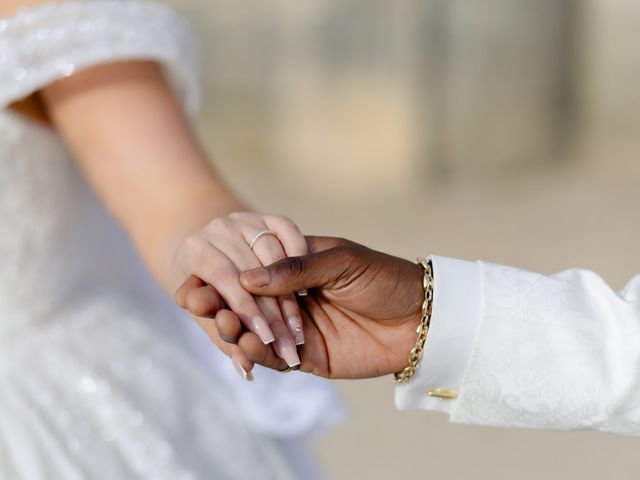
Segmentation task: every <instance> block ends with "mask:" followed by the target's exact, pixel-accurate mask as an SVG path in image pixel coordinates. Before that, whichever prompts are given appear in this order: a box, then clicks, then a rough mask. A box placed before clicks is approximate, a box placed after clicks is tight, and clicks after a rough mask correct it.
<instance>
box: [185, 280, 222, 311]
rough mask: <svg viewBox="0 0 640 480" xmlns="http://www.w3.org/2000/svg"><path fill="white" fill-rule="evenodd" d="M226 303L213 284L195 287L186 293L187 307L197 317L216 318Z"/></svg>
mask: <svg viewBox="0 0 640 480" xmlns="http://www.w3.org/2000/svg"><path fill="white" fill-rule="evenodd" d="M224 306H225V303H224V300H223V298H222V297H221V296H220V294H219V293H218V292H217V291H216V289H215V288H213V287H212V286H211V285H206V284H205V285H204V286H203V287H199V288H193V289H191V290H189V291H188V292H187V293H186V295H185V308H186V309H187V310H188V311H189V313H191V314H192V315H195V316H196V317H203V318H214V317H215V316H216V314H217V313H218V311H219V310H220V309H222V308H224Z"/></svg>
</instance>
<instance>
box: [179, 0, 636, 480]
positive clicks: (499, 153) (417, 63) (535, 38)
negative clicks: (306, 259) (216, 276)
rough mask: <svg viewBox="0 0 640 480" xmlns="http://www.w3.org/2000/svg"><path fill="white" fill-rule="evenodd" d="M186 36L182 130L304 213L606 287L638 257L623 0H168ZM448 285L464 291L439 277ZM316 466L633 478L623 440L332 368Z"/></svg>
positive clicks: (267, 198)
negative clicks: (193, 113) (434, 397)
mask: <svg viewBox="0 0 640 480" xmlns="http://www.w3.org/2000/svg"><path fill="white" fill-rule="evenodd" d="M169 3H173V5H174V6H176V7H177V8H178V9H179V10H181V11H183V12H184V13H185V14H186V15H187V16H188V17H190V18H191V20H192V22H193V24H194V25H195V26H196V28H197V30H198V32H199V34H200V36H201V40H202V53H203V78H204V80H205V87H206V88H205V108H204V110H203V111H202V113H201V116H200V118H199V119H198V128H199V131H200V133H201V138H202V139H203V141H204V143H205V144H206V146H207V147H208V149H209V151H210V152H211V153H212V154H213V155H214V156H215V158H216V159H217V164H218V166H219V168H220V169H221V170H222V171H223V172H224V174H225V175H226V177H227V178H228V180H229V182H230V183H231V184H232V185H233V186H234V187H235V188H236V190H238V191H239V192H241V193H242V194H243V195H244V197H245V199H246V200H247V201H249V202H250V203H251V204H252V205H253V206H254V207H255V208H256V209H258V210H260V211H265V212H271V213H283V214H286V215H288V216H290V217H292V218H293V219H295V220H296V221H297V222H298V223H299V225H301V227H302V228H303V231H305V232H307V233H321V234H328V235H339V236H344V237H348V238H351V239H353V240H356V241H359V242H362V243H365V244H367V245H369V246H371V247H374V248H377V249H381V250H384V251H388V252H391V253H394V254H396V255H399V256H403V257H407V258H414V257H416V256H418V255H425V254H429V253H432V252H433V253H438V254H442V255H449V256H455V257H462V258H468V259H476V258H481V259H484V260H488V261H493V262H499V263H507V264H511V265H515V266H520V267H524V268H528V269H531V270H535V271H539V272H543V273H552V272H555V271H559V270H562V269H565V268H569V267H577V266H579V267H584V268H589V269H594V270H596V271H597V272H598V273H600V274H601V275H602V276H603V277H604V278H605V280H606V281H607V282H609V283H610V284H611V285H613V286H615V287H617V288H621V287H622V286H623V285H624V283H625V282H626V280H628V279H629V278H630V277H631V276H632V275H633V274H634V273H636V272H638V271H640V253H639V252H638V245H639V242H638V239H640V222H638V221H637V219H638V213H637V210H638V207H640V162H639V160H640V93H638V86H639V85H640V55H639V54H638V45H640V0H585V1H578V0H565V1H562V0H484V1H483V2H477V1H473V0H394V1H393V2H391V1H382V0H304V1H300V0H270V1H269V2H265V1H263V0H234V1H230V0H206V1H205V0H172V1H170V2H169ZM460 295H461V296H463V295H464V292H460ZM337 386H338V387H339V388H340V390H341V391H342V392H343V393H344V396H345V398H346V400H347V401H348V403H349V404H350V405H351V406H352V410H353V418H352V421H351V422H350V423H348V424H347V425H345V426H343V427H341V428H339V429H338V430H336V431H334V432H332V433H331V434H330V435H328V436H325V437H322V438H319V439H318V440H317V441H316V442H315V447H316V451H317V454H318V457H319V459H320V460H321V462H322V463H323V465H324V466H325V470H326V472H327V474H328V476H329V478H332V479H361V478H362V479H365V478H366V479H370V480H375V479H387V478H403V477H410V476H411V477H414V478H415V477H417V478H427V477H433V478H447V479H448V478H464V477H471V478H476V479H484V478H487V479H488V478H491V479H512V478H518V479H523V480H526V479H534V478H535V479H539V478H582V479H601V478H603V476H605V477H606V478H610V477H613V476H615V477H616V478H637V475H638V473H637V472H638V471H640V456H638V454H637V445H638V443H637V440H634V439H629V438H622V437H615V436H611V435H605V434H594V433H584V432H579V433H549V432H523V431H517V430H500V429H481V428H474V427H468V426H458V425H454V426H452V425H449V424H448V419H447V418H446V417H444V416H442V415H439V414H435V413H412V412H408V413H407V412H402V413H400V412H396V411H395V410H394V408H393V403H392V396H393V385H392V380H391V379H390V378H383V379H378V380H372V381H358V382H351V383H349V382H338V383H337Z"/></svg>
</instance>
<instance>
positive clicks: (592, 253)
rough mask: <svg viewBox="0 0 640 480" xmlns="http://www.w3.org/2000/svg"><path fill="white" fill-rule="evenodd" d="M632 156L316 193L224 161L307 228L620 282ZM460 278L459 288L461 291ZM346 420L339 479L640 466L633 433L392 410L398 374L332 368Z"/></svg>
mask: <svg viewBox="0 0 640 480" xmlns="http://www.w3.org/2000/svg"><path fill="white" fill-rule="evenodd" d="M634 165H635V164H634V162H629V163H624V162H623V161H622V160H620V161H619V162H617V163H615V162H614V161H612V163H607V162H595V163H593V164H589V163H586V164H585V163H584V162H583V163H577V164H573V163H567V164H565V165H564V166H561V167H554V168H540V169H536V170H531V171H522V172H515V173H511V174H508V175H503V176H491V175H485V176H480V177H476V178H471V176H468V177H467V178H458V179H456V180H451V179H450V180H448V181H445V180H439V181H435V180H434V181H430V182H429V181H424V182H422V183H421V184H418V183H416V184H415V185H413V186H403V188H402V193H398V192H396V193H386V194H384V195H379V196H376V195H368V196H362V195H360V194H358V195H356V196H353V195H351V196H350V194H349V192H348V191H345V190H344V189H341V190H340V191H335V192H332V189H331V186H330V185H327V186H325V188H324V194H319V193H317V190H316V193H311V194H310V193H309V190H308V189H304V188H300V182H298V181H296V179H295V178H288V177H287V176H286V175H284V176H283V175H282V174H278V175H275V174H270V173H269V172H264V171H257V170H251V169H246V170H245V171H242V169H239V168H238V167H234V166H232V165H228V164H225V163H224V162H222V169H223V170H224V171H225V173H227V175H228V176H229V178H231V179H232V182H231V183H232V184H233V185H234V186H235V187H236V188H237V189H238V190H239V191H241V192H242V193H243V194H244V195H245V197H246V198H247V199H249V200H250V201H251V202H252V203H253V204H254V205H256V206H257V207H258V208H259V209H260V210H263V211H271V212H280V213H284V214H287V215H290V216H291V217H292V218H294V219H295V220H297V221H298V223H299V224H300V225H301V226H302V228H303V230H304V231H305V232H308V233H322V234H330V235H340V236H345V237H347V238H351V239H353V240H356V241H360V242H362V243H365V244H367V245H369V246H371V247H374V248H377V249H381V250H384V251H387V252H391V253H394V254H397V255H400V256H404V257H406V258H414V257H416V256H418V255H424V254H429V253H432V252H433V253H438V254H442V255H449V256H454V257H461V258H467V259H476V258H481V259H483V260H487V261H493V262H499V263H506V264H510V265H515V266H520V267H524V268H528V269H532V270H536V271H539V272H544V273H552V272H555V271H559V270H562V269H566V268H570V267H583V268H589V269H593V270H595V271H597V272H598V273H599V274H600V275H602V276H603V277H604V279H605V280H606V281H607V282H609V283H610V284H611V285H612V286H615V287H616V288H620V287H622V286H623V285H624V283H626V281H627V280H628V279H629V278H631V276H632V275H633V274H634V273H636V272H637V271H640V253H638V248H637V247H638V239H640V222H637V220H636V219H637V208H638V206H639V205H640V188H638V185H639V183H638V179H639V178H640V176H639V175H638V171H637V169H636V167H635V166H634ZM463 293H464V292H461V295H462V294H463ZM336 385H337V387H338V388H339V389H340V391H341V392H342V393H343V395H344V398H345V399H346V401H347V402H348V403H349V405H350V406H351V408H352V411H353V416H352V419H351V421H350V422H349V423H348V424H346V425H344V426H343V427H341V428H339V429H337V430H336V431H334V432H333V433H331V434H330V435H328V436H325V437H323V438H321V439H318V440H317V441H316V442H315V448H316V451H317V454H318V457H319V459H320V461H321V462H322V464H323V465H324V466H325V469H326V471H327V473H328V477H329V478H332V479H345V480H346V479H349V480H352V479H367V480H376V479H388V478H404V477H407V478H409V477H413V478H447V479H449V478H466V477H470V478H475V479H485V478H487V479H489V478H491V479H513V478H518V479H521V480H527V479H536V480H537V479H540V478H553V479H556V478H581V479H585V480H588V479H594V480H595V479H598V480H599V479H601V478H603V477H604V478H611V477H613V476H614V475H615V477H616V478H621V479H626V478H628V479H631V478H637V472H638V471H640V456H639V455H638V454H637V452H638V449H637V447H638V440H635V439H632V438H624V437H616V436H613V435H609V434H601V433H600V434H596V433H591V432H574V433H564V432H538V431H519V430H509V429H493V428H478V427H469V426H460V425H451V424H449V422H448V419H447V418H446V417H445V416H444V415H442V414H436V413H425V412H397V411H395V410H394V407H393V403H392V396H393V386H392V380H391V378H381V379H376V380H366V381H355V382H346V381H345V382H336Z"/></svg>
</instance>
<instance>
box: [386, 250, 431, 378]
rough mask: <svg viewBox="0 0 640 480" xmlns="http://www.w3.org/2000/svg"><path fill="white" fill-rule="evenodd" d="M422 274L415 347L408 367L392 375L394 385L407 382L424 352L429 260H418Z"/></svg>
mask: <svg viewBox="0 0 640 480" xmlns="http://www.w3.org/2000/svg"><path fill="white" fill-rule="evenodd" d="M416 263H417V264H418V265H419V266H420V267H421V268H422V271H423V273H424V275H423V277H422V288H423V289H424V302H422V317H421V318H420V323H419V324H418V327H417V328H416V345H415V346H414V347H413V348H412V349H411V352H409V365H408V366H407V367H406V368H405V369H404V370H402V371H401V372H398V373H396V374H394V376H395V378H396V383H404V382H408V381H409V380H410V379H411V377H413V375H414V374H415V373H416V368H418V363H419V362H420V359H421V358H422V353H423V351H424V343H425V341H426V340H427V335H428V334H429V325H430V324H431V311H432V306H433V265H432V264H431V260H427V259H424V258H419V259H418V261H417V262H416Z"/></svg>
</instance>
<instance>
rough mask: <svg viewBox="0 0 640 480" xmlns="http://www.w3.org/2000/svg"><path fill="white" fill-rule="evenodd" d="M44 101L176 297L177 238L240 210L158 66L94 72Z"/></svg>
mask: <svg viewBox="0 0 640 480" xmlns="http://www.w3.org/2000/svg"><path fill="white" fill-rule="evenodd" d="M43 98H44V100H45V104H46V105H47V108H48V113H49V114H50V116H51V119H52V121H53V123H54V124H55V126H56V128H57V129H58V130H59V131H60V133H61V134H62V136H63V137H64V138H65V140H66V142H67V144H68V145H69V147H70V149H71V150H72V152H73V154H74V156H75V158H76V160H77V162H78V164H79V166H80V169H81V170H82V172H83V174H84V175H85V177H86V178H87V180H88V181H89V183H90V184H91V185H92V187H93V188H94V189H95V191H96V192H97V194H98V195H99V196H100V198H101V199H102V200H103V201H104V202H105V204H106V205H107V207H108V208H109V210H110V211H111V213H112V214H113V215H114V217H115V218H116V219H117V220H118V221H119V222H120V223H121V224H122V226H123V227H124V229H125V230H126V231H127V232H128V233H129V235H130V236H131V238H132V240H133V242H134V243H135V245H136V246H137V248H138V250H139V251H140V253H141V255H142V256H143V258H144V260H145V261H146V263H147V264H148V266H149V268H150V270H151V271H152V273H153V274H154V275H155V276H156V278H157V280H158V282H159V283H160V284H161V285H162V286H163V287H165V288H166V289H167V290H168V291H172V290H173V288H174V287H175V285H174V282H175V280H176V279H175V278H173V274H174V273H173V272H171V271H170V268H169V266H170V265H171V263H172V259H173V255H174V253H175V249H176V247H177V245H178V244H179V242H180V240H181V239H182V238H184V237H186V236H187V235H189V234H190V233H191V232H192V231H194V230H195V229H197V228H199V227H201V226H203V225H204V224H206V223H207V222H208V221H210V220H211V219H212V218H214V217H216V216H220V215H225V214H228V213H229V212H231V211H234V210H237V209H239V208H241V205H240V204H239V202H238V201H237V200H236V199H235V198H234V197H233V195H232V194H231V193H230V190H229V189H228V188H227V187H226V186H225V185H224V183H223V182H222V181H221V179H220V178H219V177H218V175H217V174H216V173H215V171H214V169H213V168H212V166H211V165H210V164H209V162H208V161H207V158H206V155H205V154H204V152H203V151H202V149H201V147H200V145H199V144H198V142H197V141H196V139H195V138H194V136H193V134H192V131H191V129H190V126H189V124H188V121H187V120H186V119H185V116H184V114H183V111H182V107H181V106H180V104H179V103H178V101H177V99H176V98H175V97H174V95H173V94H172V92H171V91H170V89H169V87H168V85H167V84H166V82H165V80H164V77H163V75H162V72H161V70H160V68H159V67H158V66H157V65H155V64H152V63H144V62H127V63H121V64H114V65H106V66H103V67H96V68H94V69H91V70H88V71H85V72H80V73H78V74H76V75H74V76H73V77H70V78H68V79H65V80H63V81H60V82H57V83H55V84H53V85H52V86H50V87H48V88H47V89H46V90H44V91H43Z"/></svg>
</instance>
